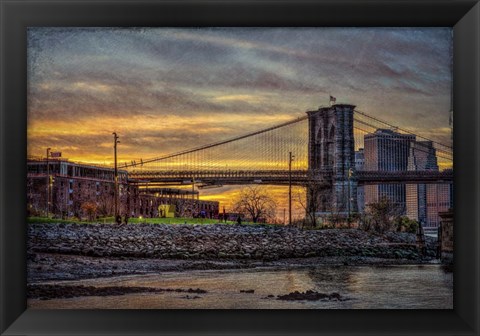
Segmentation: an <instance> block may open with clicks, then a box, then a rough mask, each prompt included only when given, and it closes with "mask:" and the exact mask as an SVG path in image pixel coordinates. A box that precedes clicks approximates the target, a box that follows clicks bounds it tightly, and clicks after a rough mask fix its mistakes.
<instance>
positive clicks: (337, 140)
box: [307, 104, 358, 216]
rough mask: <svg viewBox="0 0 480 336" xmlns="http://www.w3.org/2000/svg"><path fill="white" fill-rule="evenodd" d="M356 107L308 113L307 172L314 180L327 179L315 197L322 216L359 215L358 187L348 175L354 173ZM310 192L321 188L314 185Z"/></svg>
mask: <svg viewBox="0 0 480 336" xmlns="http://www.w3.org/2000/svg"><path fill="white" fill-rule="evenodd" d="M354 108H355V106H354V105H348V104H335V105H332V106H330V107H320V108H319V109H318V110H317V111H308V112H307V114H308V129H309V131H308V132H309V139H308V170H309V173H310V174H312V176H313V177H318V178H319V179H320V180H321V179H322V176H324V178H327V181H326V182H327V184H326V187H324V188H322V190H321V191H320V192H316V193H312V192H307V197H308V195H316V198H317V200H318V201H317V209H318V210H317V212H318V213H319V214H320V215H322V214H323V215H329V214H339V215H345V216H346V215H348V213H350V214H351V213H354V212H357V210H358V209H357V183H356V182H355V181H354V180H353V178H352V177H351V176H350V175H351V174H349V170H351V172H352V173H353V172H354V171H355V140H354V135H353V113H354V112H353V110H354ZM308 188H318V186H316V185H315V184H314V185H311V186H308Z"/></svg>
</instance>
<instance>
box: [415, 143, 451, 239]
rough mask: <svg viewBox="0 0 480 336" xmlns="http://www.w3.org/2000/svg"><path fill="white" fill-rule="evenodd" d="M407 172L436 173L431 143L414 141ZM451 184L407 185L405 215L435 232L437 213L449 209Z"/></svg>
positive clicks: (437, 221)
mask: <svg viewBox="0 0 480 336" xmlns="http://www.w3.org/2000/svg"><path fill="white" fill-rule="evenodd" d="M408 170H412V171H428V170H430V171H438V163H437V156H436V150H435V148H434V146H433V143H432V142H431V141H415V142H413V143H412V145H411V147H410V156H409V162H408ZM451 189H452V185H451V184H407V185H406V193H407V195H406V198H407V202H406V215H407V216H408V217H409V218H410V219H414V220H417V221H418V222H419V223H422V226H423V227H424V228H425V229H431V230H432V231H436V228H437V227H438V225H439V224H440V217H439V215H438V213H439V212H444V211H447V210H448V208H449V207H451Z"/></svg>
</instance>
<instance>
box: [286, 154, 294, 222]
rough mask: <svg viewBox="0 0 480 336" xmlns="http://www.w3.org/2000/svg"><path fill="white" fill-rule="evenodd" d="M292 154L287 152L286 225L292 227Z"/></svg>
mask: <svg viewBox="0 0 480 336" xmlns="http://www.w3.org/2000/svg"><path fill="white" fill-rule="evenodd" d="M294 157H295V156H294V155H292V152H288V225H292V161H293V159H294Z"/></svg>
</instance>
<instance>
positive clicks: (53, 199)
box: [27, 159, 218, 218]
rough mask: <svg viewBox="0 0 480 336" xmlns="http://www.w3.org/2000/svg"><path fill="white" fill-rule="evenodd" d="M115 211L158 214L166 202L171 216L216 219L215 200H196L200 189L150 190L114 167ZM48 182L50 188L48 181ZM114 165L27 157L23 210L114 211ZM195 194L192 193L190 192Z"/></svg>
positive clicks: (37, 212) (77, 214)
mask: <svg viewBox="0 0 480 336" xmlns="http://www.w3.org/2000/svg"><path fill="white" fill-rule="evenodd" d="M118 183H119V214H120V215H122V216H125V214H128V215H129V216H130V217H140V216H142V217H159V216H160V215H161V214H162V212H161V211H159V210H160V206H161V205H170V206H171V207H169V208H170V209H174V212H175V216H182V217H183V216H189V217H192V216H200V215H205V217H209V218H216V217H217V216H218V202H212V201H203V200H199V198H198V192H193V193H192V191H186V190H180V189H170V188H167V189H163V190H161V191H160V190H159V191H157V192H155V193H152V192H151V190H149V189H142V188H139V187H138V186H137V185H135V184H132V183H129V180H128V172H127V171H124V170H119V171H118ZM49 185H50V188H48V186H49ZM114 195H115V183H114V170H113V169H112V168H104V167H97V166H92V165H86V164H79V163H74V162H70V161H68V160H64V159H49V160H48V173H47V160H45V159H43V160H42V159H40V160H28V162H27V213H28V214H29V215H32V216H34V215H42V216H44V215H46V213H47V207H48V213H50V214H53V215H54V216H55V217H58V218H66V217H77V218H86V217H87V212H88V211H87V208H88V205H91V206H93V208H94V209H95V215H96V216H97V217H109V216H113V215H114ZM192 195H193V197H192Z"/></svg>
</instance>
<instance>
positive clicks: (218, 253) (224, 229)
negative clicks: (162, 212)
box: [27, 224, 437, 283]
mask: <svg viewBox="0 0 480 336" xmlns="http://www.w3.org/2000/svg"><path fill="white" fill-rule="evenodd" d="M426 238H427V240H426V243H427V256H426V257H421V256H420V255H419V253H418V251H417V248H416V246H415V239H416V237H415V235H414V234H408V233H393V232H390V233H387V234H385V235H372V234H369V233H367V232H364V231H361V230H356V229H329V230H300V229H298V228H290V227H280V226H279V227H275V226H247V225H222V224H215V225H162V224H128V225H115V224H30V225H29V228H28V253H27V259H28V263H27V270H28V272H27V275H28V281H29V283H32V282H42V281H49V280H52V281H55V280H76V279H86V278H98V277H111V276H119V275H130V274H147V273H162V272H181V271H188V270H220V269H245V268H258V267H273V268H285V267H290V268H291V267H314V266H318V265H322V264H325V265H339V266H345V265H355V266H356V265H397V264H421V263H432V262H437V261H436V260H434V259H433V258H434V256H435V247H436V241H435V239H433V238H431V237H426Z"/></svg>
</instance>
